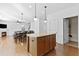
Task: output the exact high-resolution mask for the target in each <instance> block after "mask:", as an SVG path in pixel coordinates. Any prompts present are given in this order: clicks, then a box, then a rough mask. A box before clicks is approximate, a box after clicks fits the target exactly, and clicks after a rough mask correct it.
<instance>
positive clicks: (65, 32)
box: [63, 19, 69, 43]
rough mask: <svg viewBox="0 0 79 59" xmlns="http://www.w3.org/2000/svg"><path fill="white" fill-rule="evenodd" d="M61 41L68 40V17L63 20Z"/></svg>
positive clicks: (65, 41)
mask: <svg viewBox="0 0 79 59" xmlns="http://www.w3.org/2000/svg"><path fill="white" fill-rule="evenodd" d="M63 42H64V43H67V42H69V19H64V20H63Z"/></svg>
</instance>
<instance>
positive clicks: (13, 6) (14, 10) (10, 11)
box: [0, 3, 78, 22]
mask: <svg viewBox="0 0 79 59" xmlns="http://www.w3.org/2000/svg"><path fill="white" fill-rule="evenodd" d="M45 5H46V6H48V7H47V15H50V14H53V13H55V12H58V11H61V10H63V9H67V8H70V7H73V6H76V5H78V4H77V3H37V4H36V7H37V17H38V18H44V10H45V9H44V6H45ZM21 13H23V14H24V16H23V17H24V20H26V21H27V22H28V21H31V20H32V19H33V17H34V15H35V4H34V3H0V19H2V20H9V21H16V20H18V19H21Z"/></svg>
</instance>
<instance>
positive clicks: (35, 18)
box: [34, 3, 38, 21]
mask: <svg viewBox="0 0 79 59" xmlns="http://www.w3.org/2000/svg"><path fill="white" fill-rule="evenodd" d="M36 12H37V11H36V3H35V17H34V21H36V20H38V19H37V16H36Z"/></svg>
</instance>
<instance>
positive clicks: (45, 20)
mask: <svg viewBox="0 0 79 59" xmlns="http://www.w3.org/2000/svg"><path fill="white" fill-rule="evenodd" d="M44 8H45V19H44V23H47V15H46V8H47V6H44Z"/></svg>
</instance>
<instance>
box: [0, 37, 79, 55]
mask: <svg viewBox="0 0 79 59" xmlns="http://www.w3.org/2000/svg"><path fill="white" fill-rule="evenodd" d="M26 47H27V45H26V43H24V44H21V43H17V44H16V43H15V42H14V39H13V38H12V37H3V38H0V56H29V54H28V52H27V48H26ZM78 55H79V49H78V48H74V47H71V46H68V45H60V44H57V45H56V48H55V50H51V51H50V52H49V53H47V54H46V55H45V56H78Z"/></svg>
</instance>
